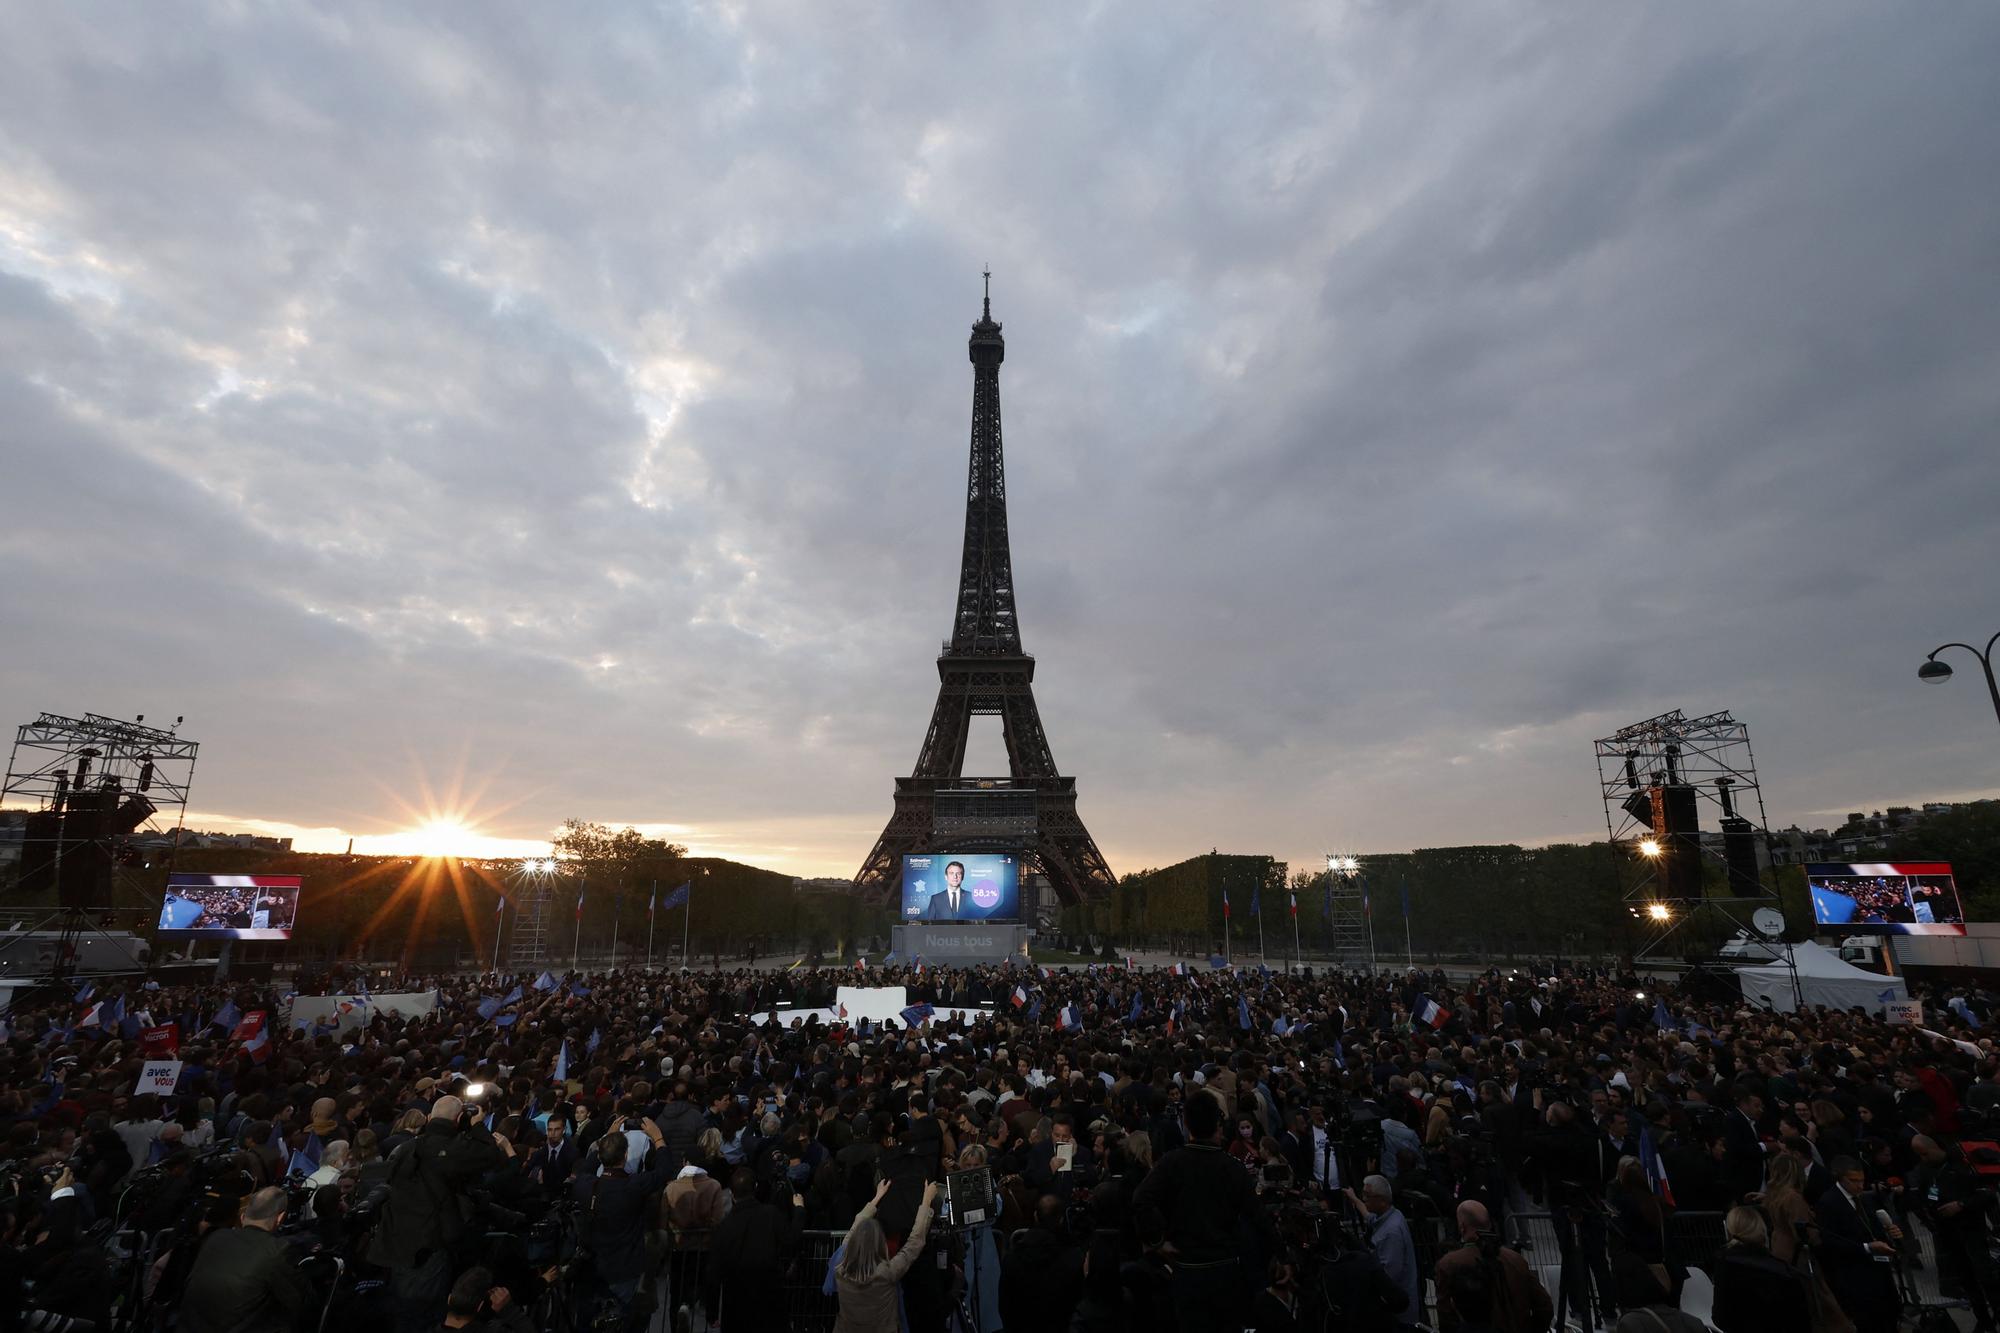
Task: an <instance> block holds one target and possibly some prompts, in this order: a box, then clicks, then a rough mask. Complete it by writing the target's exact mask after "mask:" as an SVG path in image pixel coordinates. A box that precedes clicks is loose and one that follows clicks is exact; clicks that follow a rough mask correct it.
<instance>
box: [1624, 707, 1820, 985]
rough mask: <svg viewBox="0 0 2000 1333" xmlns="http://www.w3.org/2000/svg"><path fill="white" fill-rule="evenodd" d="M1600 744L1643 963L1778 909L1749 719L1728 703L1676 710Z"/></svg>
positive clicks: (1678, 955)
mask: <svg viewBox="0 0 2000 1333" xmlns="http://www.w3.org/2000/svg"><path fill="white" fill-rule="evenodd" d="M1596 750H1597V782H1598V790H1599V794H1600V795H1601V796H1602V798H1603V801H1604V825H1605V830H1606V832H1607V833H1608V834H1609V836H1610V839H1611V850H1612V855H1613V857H1614V860H1615V865H1616V874H1617V883H1618V886H1619V893H1620V895H1621V896H1622V897H1623V899H1624V903H1625V908H1626V911H1627V913H1628V914H1629V916H1630V917H1631V920H1632V932H1633V935H1632V938H1633V939H1634V940H1635V941H1636V945H1635V947H1634V949H1633V960H1634V962H1635V963H1636V962H1645V963H1647V964H1649V965H1652V966H1656V967H1672V966H1678V965H1679V964H1680V963H1681V962H1683V961H1684V958H1683V955H1684V954H1685V953H1686V951H1687V949H1688V947H1689V946H1691V945H1693V944H1695V943H1696V942H1697V941H1701V940H1706V941H1707V942H1709V943H1719V942H1720V939H1721V938H1726V937H1727V936H1728V935H1730V934H1733V933H1734V932H1735V931H1736V930H1738V929H1740V928H1742V927H1743V926H1744V924H1745V923H1746V922H1747V921H1748V919H1749V917H1750V916H1751V914H1752V913H1753V912H1754V911H1755V910H1756V909H1757V908H1759V907H1775V906H1778V905H1779V904H1778V893H1777V890H1776V889H1775V888H1774V887H1773V886H1772V885H1771V884H1770V883H1768V882H1767V880H1766V878H1765V876H1764V873H1763V869H1764V867H1765V865H1766V864H1768V860H1769V854H1768V850H1767V848H1768V842H1769V836H1770V835H1769V833H1768V832H1767V830H1766V826H1765V814H1764V791H1763V787H1762V786H1761V785H1760V784H1759V782H1758V780H1757V760H1756V756H1755V755H1754V754H1753V753H1752V752H1751V749H1750V730H1749V728H1748V727H1746V726H1745V725H1744V724H1743V723H1741V722H1738V721H1737V720H1736V719H1735V718H1734V717H1732V716H1730V715H1729V713H1728V712H1727V711H1724V712H1720V713H1709V714H1706V715H1704V716H1701V717H1693V718H1691V717H1688V716H1686V715H1685V714H1683V713H1682V712H1681V710H1680V709H1678V708H1677V709H1675V710H1673V711H1672V712H1670V713H1662V714H1660V715H1659V716H1658V717H1649V718H1647V719H1646V720H1645V721H1643V722H1634V723H1633V724H1631V725H1630V726H1627V727H1620V728H1619V729H1618V730H1617V731H1615V732H1613V733H1612V734H1611V735H1609V736H1606V737H1604V738H1603V739H1601V740H1599V741H1598V742H1596ZM1710 865H1713V866H1715V867H1717V868H1719V869H1720V870H1721V872H1722V878H1723V884H1724V886H1725V887H1724V888H1723V889H1722V890H1721V892H1719V893H1714V892H1710V891H1709V889H1708V887H1707V885H1706V879H1707V876H1706V874H1705V870H1706V868H1707V867H1708V866H1710ZM1786 960H1789V950H1787V951H1786Z"/></svg>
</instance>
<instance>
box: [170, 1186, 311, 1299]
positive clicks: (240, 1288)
mask: <svg viewBox="0 0 2000 1333" xmlns="http://www.w3.org/2000/svg"><path fill="white" fill-rule="evenodd" d="M285 1203H286V1199H285V1192H284V1190H282V1189H279V1188H278V1187H277V1186H275V1185H274V1186H270V1187H268V1188H265V1189H261V1190H259V1191H257V1192H256V1193H255V1194H253V1195H251V1196H250V1198H249V1200H248V1201H247V1202H246V1203H244V1205H243V1222H242V1225H240V1226H234V1227H226V1228H224V1229H222V1230H220V1231H217V1232H215V1233H214V1234H212V1235H210V1236H209V1237H208V1238H207V1239H206V1240H205V1241H203V1243H202V1246H201V1253H200V1254H199V1255H198V1256H197V1257H196V1259H195V1261H194V1268H193V1269H192V1270H191V1271H190V1272H189V1273H188V1279H187V1289H186V1291H185V1292H184V1293H183V1294H182V1297H181V1314H180V1333H242V1330H259V1331H260V1333H261V1331H263V1330H271V1329H284V1328H292V1327H296V1326H298V1325H299V1324H300V1322H301V1321H302V1319H303V1317H304V1315H305V1313H306V1311H307V1310H309V1309H311V1308H312V1305H313V1302H314V1296H313V1291H312V1287H311V1284H309V1283H308V1282H307V1281H306V1279H305V1277H304V1275H302V1274H301V1273H300V1272H299V1270H298V1267H297V1265H296V1264H295V1262H294V1258H293V1254H292V1249H291V1247H290V1246H289V1245H287V1244H285V1242H283V1241H282V1240H279V1239H278V1238H277V1236H276V1235H275V1234H273V1233H275V1232H276V1231H277V1230H278V1227H279V1226H280V1225H281V1224H283V1222H284V1220H285Z"/></svg>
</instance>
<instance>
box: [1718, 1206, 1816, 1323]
mask: <svg viewBox="0 0 2000 1333" xmlns="http://www.w3.org/2000/svg"><path fill="white" fill-rule="evenodd" d="M1723 1231H1724V1232H1725V1234H1727V1236H1728V1237H1729V1243H1728V1244H1727V1245H1726V1246H1724V1247H1723V1250H1722V1258H1721V1260H1720V1261H1719V1262H1718V1263H1717V1264H1716V1266H1715V1271H1714V1273H1712V1274H1711V1275H1710V1276H1711V1277H1712V1278H1713V1279H1714V1281H1715V1306H1714V1313H1713V1314H1712V1315H1710V1317H1709V1322H1710V1323H1712V1324H1714V1325H1715V1326H1716V1327H1717V1328H1718V1329H1720V1330H1721V1331H1722V1333H1811V1329H1812V1313H1811V1309H1810V1307H1809V1304H1808V1302H1807V1299H1806V1284H1805V1277H1804V1275H1803V1274H1802V1273H1800V1272H1799V1270H1798V1269H1796V1268H1794V1267H1792V1266H1791V1265H1790V1264H1787V1263H1785V1262H1784V1261H1783V1260H1781V1259H1779V1258H1778V1257H1777V1256H1775V1255H1773V1254H1772V1253H1771V1229H1770V1226H1769V1225H1768V1224H1767V1223H1766V1222H1765V1221H1764V1214H1762V1213H1760V1212H1758V1211H1757V1210H1756V1209H1755V1208H1751V1207H1747V1206H1738V1207H1735V1208H1732V1209H1730V1210H1729V1215H1728V1216H1727V1217H1726V1218H1724V1219H1723Z"/></svg>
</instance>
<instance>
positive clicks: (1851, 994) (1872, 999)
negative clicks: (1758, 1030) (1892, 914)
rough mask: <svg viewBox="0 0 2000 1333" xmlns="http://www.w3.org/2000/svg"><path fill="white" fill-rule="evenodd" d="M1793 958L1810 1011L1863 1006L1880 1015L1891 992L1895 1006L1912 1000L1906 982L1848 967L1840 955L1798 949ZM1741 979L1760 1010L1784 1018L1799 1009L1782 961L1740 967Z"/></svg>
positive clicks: (1805, 947)
mask: <svg viewBox="0 0 2000 1333" xmlns="http://www.w3.org/2000/svg"><path fill="white" fill-rule="evenodd" d="M1792 957H1793V959H1794V960H1795V961H1796V963H1797V964H1798V969H1799V993H1800V995H1801V996H1803V997H1804V999H1805V1003H1806V1007H1807V1008H1811V1007H1812V1006H1814V1005H1818V1004H1823V1005H1825V1006H1826V1007H1827V1008H1829V1009H1852V1008H1855V1007H1856V1006H1859V1007H1860V1008H1863V1009H1867V1010H1869V1011H1870V1012H1879V1011H1880V1010H1881V1008H1882V995H1883V992H1885V991H1890V992H1894V993H1893V994H1891V995H1890V996H1889V998H1890V999H1892V1000H1906V999H1908V998H1909V995H1910V988H1909V987H1908V986H1905V985H1904V984H1903V979H1902V978H1901V977H1885V976H1883V975H1882V974H1881V973H1879V972H1868V971H1864V970H1863V969H1861V968H1858V967H1856V966H1854V964H1852V963H1846V962H1842V961H1841V959H1840V955H1838V954H1836V953H1834V952H1833V951H1832V950H1831V949H1826V948H1822V947H1821V946H1820V945H1817V944H1812V943H1810V942H1808V943H1806V944H1795V945H1793V946H1792ZM1736 976H1737V979H1738V980H1740V981H1741V982H1742V983H1743V998H1744V999H1746V1000H1748V1001H1749V1002H1750V1003H1751V1005H1753V1006H1754V1007H1757V1008H1763V1007H1764V1002H1765V1001H1767V1000H1768V1001H1769V1002H1770V1007H1771V1008H1773V1009H1775V1010H1777V1011H1778V1012H1779V1013H1784V1014H1788V1013H1790V1012H1792V1010H1793V1009H1795V1008H1797V1007H1798V1006H1797V1005H1795V1004H1794V1003H1793V1002H1792V971H1791V969H1790V968H1788V967H1786V966H1785V964H1784V963H1783V962H1782V961H1779V962H1775V963H1759V964H1757V965H1756V966H1754V967H1739V968H1737V969H1736Z"/></svg>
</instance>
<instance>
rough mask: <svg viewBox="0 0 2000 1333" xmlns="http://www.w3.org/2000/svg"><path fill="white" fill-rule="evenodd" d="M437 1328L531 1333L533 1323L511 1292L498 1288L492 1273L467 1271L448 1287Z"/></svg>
mask: <svg viewBox="0 0 2000 1333" xmlns="http://www.w3.org/2000/svg"><path fill="white" fill-rule="evenodd" d="M439 1328H440V1329H465V1328H473V1329H479V1330H482V1331H483V1330H489V1329H490V1330H492V1333H534V1329H535V1324H534V1320H533V1319H531V1318H530V1317H529V1315H528V1312H527V1311H526V1310H524V1309H522V1308H521V1307H520V1306H519V1305H517V1304H515V1302H514V1293H513V1292H512V1291H511V1290H509V1289H508V1288H506V1287H503V1286H500V1285H499V1284H498V1283H497V1282H496V1281H495V1280H494V1277H493V1273H492V1270H490V1269H486V1268H468V1269H466V1270H465V1272H463V1273H461V1274H460V1275H459V1278H458V1281H456V1282H454V1283H452V1284H451V1295H449V1296H448V1297H446V1298H445V1303H444V1323H442V1324H440V1325H439Z"/></svg>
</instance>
